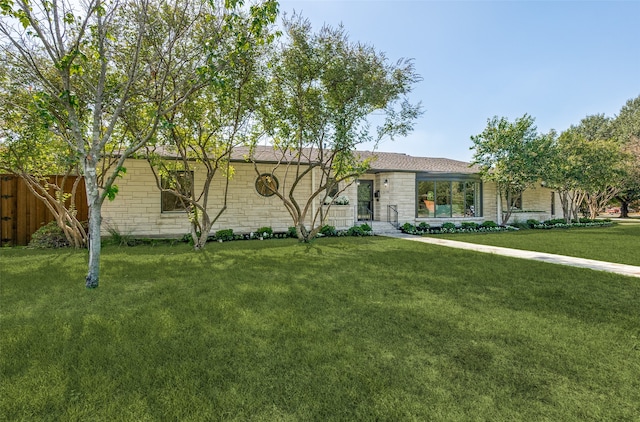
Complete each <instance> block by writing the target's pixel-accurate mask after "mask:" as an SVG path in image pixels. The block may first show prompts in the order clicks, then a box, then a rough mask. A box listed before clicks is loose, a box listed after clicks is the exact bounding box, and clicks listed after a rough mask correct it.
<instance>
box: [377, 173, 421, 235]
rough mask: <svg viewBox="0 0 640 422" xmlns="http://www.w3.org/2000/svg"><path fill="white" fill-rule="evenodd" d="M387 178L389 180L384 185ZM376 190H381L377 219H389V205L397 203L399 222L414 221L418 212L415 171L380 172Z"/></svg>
mask: <svg viewBox="0 0 640 422" xmlns="http://www.w3.org/2000/svg"><path fill="white" fill-rule="evenodd" d="M385 179H386V180H387V181H388V184H387V186H386V187H385V186H384V181H385ZM374 185H375V187H374V190H378V189H379V190H380V198H379V199H380V200H379V201H376V202H375V207H376V208H375V215H376V218H375V220H377V221H387V209H388V206H389V205H397V209H398V223H399V224H404V223H406V222H413V221H414V220H415V214H416V175H415V173H404V172H390V173H378V174H376V177H375V182H374Z"/></svg>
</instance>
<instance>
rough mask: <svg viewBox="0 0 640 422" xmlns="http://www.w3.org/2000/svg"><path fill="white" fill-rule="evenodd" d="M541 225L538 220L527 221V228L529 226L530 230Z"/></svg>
mask: <svg viewBox="0 0 640 422" xmlns="http://www.w3.org/2000/svg"><path fill="white" fill-rule="evenodd" d="M539 225H540V222H539V221H538V220H534V219H532V218H530V219H529V220H527V226H529V227H530V228H534V227H535V226H539Z"/></svg>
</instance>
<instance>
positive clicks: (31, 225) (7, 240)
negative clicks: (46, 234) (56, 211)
mask: <svg viewBox="0 0 640 422" xmlns="http://www.w3.org/2000/svg"><path fill="white" fill-rule="evenodd" d="M74 181H75V178H74V177H69V178H68V179H67V181H66V183H65V186H64V187H63V189H64V192H71V189H72V186H73V182H74ZM48 182H49V183H55V184H58V183H62V177H61V176H51V177H49V180H48ZM76 208H77V210H78V219H79V220H80V221H86V220H88V218H89V209H88V206H87V199H86V192H85V187H84V180H81V181H80V183H79V185H78V189H77V191H76ZM53 220H54V217H53V214H51V212H50V211H49V209H48V208H47V206H46V205H45V204H44V202H42V200H41V199H39V198H37V197H35V196H34V195H33V193H31V191H30V190H29V188H28V187H27V185H26V183H25V182H24V181H23V180H22V179H21V178H19V177H17V176H12V175H0V246H24V245H27V244H29V241H30V240H31V235H32V234H33V233H34V232H35V231H36V230H38V229H39V228H40V227H42V226H44V225H45V224H47V223H48V222H50V221H53Z"/></svg>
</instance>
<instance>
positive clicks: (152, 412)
mask: <svg viewBox="0 0 640 422" xmlns="http://www.w3.org/2000/svg"><path fill="white" fill-rule="evenodd" d="M85 260H86V253H85V252H83V251H81V252H76V251H40V250H25V249H2V250H0V281H1V285H0V304H1V305H2V306H1V307H0V351H1V353H0V379H1V380H2V381H1V382H0V419H2V418H3V419H5V420H28V421H33V420H95V421H100V420H104V421H112V420H123V421H124V420H127V421H128V420H141V421H144V420H180V421H182V420H191V421H200V420H252V421H253V420H258V421H260V420H264V421H274V420H285V421H286V420H290V421H298V420H323V421H324V420H329V421H331V420H336V421H337V420H340V421H343V420H381V421H382V420H389V421H397V420H430V421H486V420H491V421H517V420H520V421H531V420H550V421H551V420H563V421H570V420H576V421H577V420H579V421H605V420H620V421H623V420H624V421H627V420H628V421H631V420H637V416H638V415H639V414H640V311H639V308H638V298H640V283H638V281H637V280H636V279H633V278H630V277H622V276H617V275H614V274H607V273H601V272H595V271H590V270H586V269H579V268H568V267H562V266H556V265H551V264H545V263H539V262H531V261H523V260H514V259H509V258H505V257H500V256H493V255H491V256H487V255H483V254H477V253H471V252H467V251H461V250H455V249H448V248H440V247H436V246H433V245H426V244H416V243H415V242H406V241H402V240H397V239H384V238H359V239H355V238H333V239H321V240H319V241H317V242H315V243H314V244H313V245H311V246H303V245H299V244H297V243H296V242H295V241H294V240H270V241H264V242H259V241H255V242H249V241H247V242H232V243H223V244H217V243H215V244H211V245H210V246H209V247H208V249H207V250H206V251H205V252H204V253H193V252H192V251H190V250H189V248H188V247H187V246H185V245H177V246H172V247H170V246H155V247H151V246H140V247H135V248H126V247H120V248H118V247H115V246H108V247H105V248H104V256H103V269H102V280H101V286H100V287H99V288H98V289H97V290H86V289H85V288H84V287H83V280H82V278H83V274H84V271H85Z"/></svg>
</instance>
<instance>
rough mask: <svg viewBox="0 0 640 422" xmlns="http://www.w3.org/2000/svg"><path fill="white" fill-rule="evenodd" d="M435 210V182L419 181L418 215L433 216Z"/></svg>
mask: <svg viewBox="0 0 640 422" xmlns="http://www.w3.org/2000/svg"><path fill="white" fill-rule="evenodd" d="M435 211H436V207H435V184H434V182H418V217H425V218H426V217H433V216H434V215H435Z"/></svg>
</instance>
